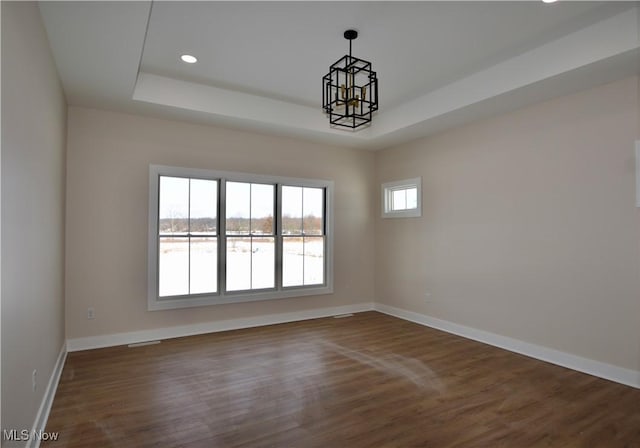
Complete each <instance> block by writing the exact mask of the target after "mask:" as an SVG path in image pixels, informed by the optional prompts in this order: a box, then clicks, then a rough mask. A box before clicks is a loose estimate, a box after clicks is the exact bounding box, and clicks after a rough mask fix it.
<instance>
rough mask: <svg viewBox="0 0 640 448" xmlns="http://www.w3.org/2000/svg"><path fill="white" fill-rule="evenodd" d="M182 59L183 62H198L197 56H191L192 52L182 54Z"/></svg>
mask: <svg viewBox="0 0 640 448" xmlns="http://www.w3.org/2000/svg"><path fill="white" fill-rule="evenodd" d="M180 59H181V60H182V62H186V63H187V64H195V63H196V62H198V58H197V57H195V56H191V55H190V54H183V55H182V56H180Z"/></svg>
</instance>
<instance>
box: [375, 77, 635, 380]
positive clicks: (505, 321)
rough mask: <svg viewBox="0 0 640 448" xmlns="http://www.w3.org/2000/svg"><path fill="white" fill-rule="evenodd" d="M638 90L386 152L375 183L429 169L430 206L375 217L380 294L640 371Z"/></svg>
mask: <svg viewBox="0 0 640 448" xmlns="http://www.w3.org/2000/svg"><path fill="white" fill-rule="evenodd" d="M638 88H639V87H638V79H637V78H635V77H634V78H630V79H626V80H622V81H619V82H615V83H612V84H608V85H605V86H601V87H598V88H595V89H591V90H588V91H584V92H581V93H579V94H575V95H571V96H567V97H562V98H558V99H554V100H552V101H548V102H545V103H541V104H538V105H535V106H532V107H528V108H526V109H523V110H519V111H517V112H514V113H511V114H508V115H505V116H502V117H498V118H494V119H490V120H486V121H482V122H478V123H475V124H471V125H468V126H465V127H461V128H458V129H455V130H452V131H449V132H446V133H443V134H440V135H437V136H434V137H431V138H425V139H422V140H419V141H416V142H413V143H410V144H405V145H402V146H400V147H397V148H393V149H389V150H385V151H382V152H379V153H378V154H377V159H376V170H377V181H378V183H380V182H384V181H391V180H396V179H404V178H409V177H415V176H422V180H423V186H422V188H423V216H422V217H421V218H413V219H381V218H377V225H376V229H377V230H376V235H377V242H378V244H377V246H376V300H377V301H378V302H381V303H384V304H388V305H392V306H396V307H399V308H403V309H406V310H410V311H414V312H418V313H422V314H425V315H428V316H432V317H436V318H440V319H444V320H448V321H451V322H455V323H458V324H462V325H466V326H469V327H473V328H476V329H480V330H485V331H489V332H493V333H497V334H500V335H504V336H509V337H513V338H516V339H520V340H523V341H526V342H529V343H533V344H538V345H542V346H546V347H550V348H553V349H557V350H561V351H565V352H569V353H572V354H575V355H578V356H583V357H586V358H590V359H594V360H597V361H601V362H605V363H610V364H613V365H616V366H620V367H624V368H629V369H634V370H640V357H639V353H640V250H639V247H640V244H639V243H640V225H639V223H640V213H639V211H638V209H637V208H636V207H635V198H634V185H635V184H634V182H635V181H634V179H635V178H634V168H633V166H634V162H633V146H634V140H635V139H636V138H637V137H638V114H639V113H640V105H639V103H638ZM378 215H379V213H378ZM427 292H428V293H430V294H431V296H430V297H426V293H427Z"/></svg>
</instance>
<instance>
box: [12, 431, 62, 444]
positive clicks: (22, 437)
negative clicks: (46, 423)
mask: <svg viewBox="0 0 640 448" xmlns="http://www.w3.org/2000/svg"><path fill="white" fill-rule="evenodd" d="M2 438H3V440H7V441H13V442H15V441H18V442H26V441H28V440H39V441H41V442H42V441H47V440H52V441H55V440H58V433H57V432H44V431H33V432H32V433H31V432H29V430H28V429H22V430H17V429H3V430H2Z"/></svg>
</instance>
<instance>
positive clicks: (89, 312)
mask: <svg viewBox="0 0 640 448" xmlns="http://www.w3.org/2000/svg"><path fill="white" fill-rule="evenodd" d="M95 318H96V311H95V310H94V309H93V307H89V308H87V319H95Z"/></svg>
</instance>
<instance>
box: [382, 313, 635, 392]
mask: <svg viewBox="0 0 640 448" xmlns="http://www.w3.org/2000/svg"><path fill="white" fill-rule="evenodd" d="M374 309H375V310H376V311H379V312H381V313H384V314H388V315H390V316H394V317H398V318H400V319H404V320H408V321H410V322H415V323H417V324H420V325H424V326H427V327H431V328H435V329H437V330H442V331H446V332H447V333H451V334H455V335H458V336H462V337H464V338H468V339H473V340H474V341H478V342H483V343H485V344H489V345H493V346H494V347H499V348H502V349H505V350H509V351H511V352H515V353H519V354H521V355H525V356H529V357H531V358H534V359H538V360H540V361H545V362H549V363H551V364H556V365H558V366H562V367H566V368H569V369H572V370H577V371H579V372H583V373H587V374H589V375H593V376H597V377H600V378H604V379H606V380H610V381H615V382H616V383H621V384H624V385H627V386H631V387H635V388H636V389H640V371H637V370H631V369H625V368H623V367H618V366H614V365H612V364H607V363H604V362H600V361H594V360H592V359H587V358H583V357H581V356H576V355H572V354H571V353H566V352H562V351H559V350H554V349H551V348H548V347H543V346H541V345H536V344H531V343H529V342H524V341H521V340H518V339H513V338H510V337H507V336H501V335H498V334H495V333H491V332H488V331H483V330H478V329H476V328H471V327H467V326H464V325H459V324H456V323H453V322H450V321H447V320H442V319H437V318H435V317H431V316H427V315H425V314H420V313H416V312H413V311H407V310H403V309H401V308H396V307H393V306H389V305H384V304H381V303H375V304H374Z"/></svg>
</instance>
